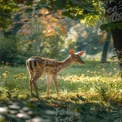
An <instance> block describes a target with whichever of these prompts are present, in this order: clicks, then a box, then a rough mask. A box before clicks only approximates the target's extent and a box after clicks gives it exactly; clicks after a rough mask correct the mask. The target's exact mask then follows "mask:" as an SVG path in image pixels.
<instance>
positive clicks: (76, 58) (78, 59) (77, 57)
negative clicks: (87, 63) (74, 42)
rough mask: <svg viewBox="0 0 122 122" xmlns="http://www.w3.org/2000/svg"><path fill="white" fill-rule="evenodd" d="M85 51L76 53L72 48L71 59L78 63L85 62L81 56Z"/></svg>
mask: <svg viewBox="0 0 122 122" xmlns="http://www.w3.org/2000/svg"><path fill="white" fill-rule="evenodd" d="M84 53H85V51H79V52H76V53H74V50H72V49H70V50H69V54H70V55H71V59H72V61H73V62H75V63H78V64H84V61H83V60H82V59H81V57H80V56H82V55H83V54H84Z"/></svg>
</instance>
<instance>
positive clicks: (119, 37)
mask: <svg viewBox="0 0 122 122" xmlns="http://www.w3.org/2000/svg"><path fill="white" fill-rule="evenodd" d="M111 33H112V37H113V41H114V48H115V51H116V54H117V56H118V59H119V66H120V73H121V78H122V29H111Z"/></svg>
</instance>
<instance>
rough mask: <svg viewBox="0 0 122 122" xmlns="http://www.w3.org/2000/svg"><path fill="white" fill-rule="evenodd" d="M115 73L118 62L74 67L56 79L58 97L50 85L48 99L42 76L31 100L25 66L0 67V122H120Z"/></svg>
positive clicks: (120, 94)
mask: <svg viewBox="0 0 122 122" xmlns="http://www.w3.org/2000/svg"><path fill="white" fill-rule="evenodd" d="M118 71H119V69H118V64H117V62H107V63H104V64H102V63H99V62H97V61H86V64H85V65H73V66H71V67H69V68H67V69H66V70H64V71H62V72H61V73H60V74H59V75H58V88H59V93H60V97H57V95H56V92H55V87H54V85H53V83H52V85H51V91H50V93H51V94H50V97H48V96H47V95H46V89H47V82H46V79H45V76H44V75H43V76H42V77H41V78H40V79H39V80H38V82H37V84H38V89H39V98H36V97H34V96H33V97H31V96H30V92H29V76H28V72H27V69H26V66H13V67H11V66H9V65H8V64H6V65H1V66H0V122H6V121H9V122H14V121H15V122H25V121H27V122H31V121H32V122H36V119H37V120H38V121H39V122H48V121H49V122H74V121H75V122H122V79H121V78H120V74H119V72H118ZM12 105H15V108H13V109H12V108H11V107H10V106H12ZM16 106H18V107H19V108H18V109H17V107H16ZM5 107H6V108H7V110H6V109H4V108H5ZM25 107H27V108H28V110H27V111H24V110H23V108H25ZM11 109H12V110H11ZM1 110H3V111H4V112H3V111H2V112H1ZM5 110H6V111H5ZM42 110H43V111H42ZM11 111H13V113H12V112H11ZM15 111H16V112H15ZM29 111H31V112H32V113H31V114H29ZM27 112H28V113H27ZM22 113H23V114H22ZM27 116H28V117H27ZM34 119H35V120H34Z"/></svg>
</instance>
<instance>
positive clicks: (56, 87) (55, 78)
mask: <svg viewBox="0 0 122 122" xmlns="http://www.w3.org/2000/svg"><path fill="white" fill-rule="evenodd" d="M52 78H53V81H54V85H55V89H56V93H57V96H60V95H59V92H58V84H57V75H53V76H52Z"/></svg>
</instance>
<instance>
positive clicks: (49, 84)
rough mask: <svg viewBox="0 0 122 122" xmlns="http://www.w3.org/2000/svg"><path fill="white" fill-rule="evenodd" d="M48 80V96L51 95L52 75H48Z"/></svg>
mask: <svg viewBox="0 0 122 122" xmlns="http://www.w3.org/2000/svg"><path fill="white" fill-rule="evenodd" d="M46 80H47V95H48V96H49V95H50V86H51V78H50V75H46Z"/></svg>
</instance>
